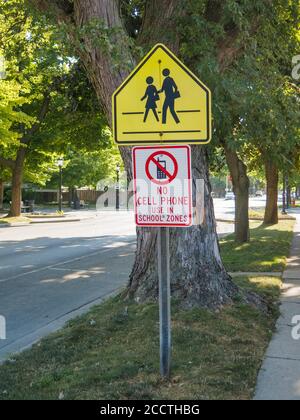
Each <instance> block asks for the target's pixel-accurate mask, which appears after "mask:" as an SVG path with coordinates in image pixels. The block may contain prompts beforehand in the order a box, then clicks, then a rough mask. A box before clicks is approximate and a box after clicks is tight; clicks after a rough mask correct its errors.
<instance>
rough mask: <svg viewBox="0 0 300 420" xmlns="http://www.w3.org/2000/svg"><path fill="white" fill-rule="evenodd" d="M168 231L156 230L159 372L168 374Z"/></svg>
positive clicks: (169, 353)
mask: <svg viewBox="0 0 300 420" xmlns="http://www.w3.org/2000/svg"><path fill="white" fill-rule="evenodd" d="M169 244H170V232H169V228H168V227H161V228H159V232H158V276H159V316H160V373H161V375H162V376H163V377H165V378H168V377H169V376H170V366H171V285H170V245H169Z"/></svg>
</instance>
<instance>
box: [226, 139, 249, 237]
mask: <svg viewBox="0 0 300 420" xmlns="http://www.w3.org/2000/svg"><path fill="white" fill-rule="evenodd" d="M224 150H225V154H226V161H227V165H228V167H229V170H230V174H231V177H232V183H233V189H234V193H235V240H236V242H239V243H245V242H248V241H249V240H250V228H249V187H250V181H249V178H248V175H247V166H246V165H245V164H244V162H242V160H241V159H240V158H239V156H238V154H237V153H236V152H235V151H233V150H231V149H229V148H228V147H227V146H226V145H225V146H224Z"/></svg>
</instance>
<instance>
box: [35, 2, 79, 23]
mask: <svg viewBox="0 0 300 420" xmlns="http://www.w3.org/2000/svg"><path fill="white" fill-rule="evenodd" d="M29 3H31V4H32V5H33V6H34V7H36V8H37V9H39V10H40V11H41V12H47V13H49V12H50V13H51V14H53V15H54V16H55V17H56V19H57V20H58V21H64V20H70V19H71V20H72V15H73V12H74V6H73V1H71V0H29Z"/></svg>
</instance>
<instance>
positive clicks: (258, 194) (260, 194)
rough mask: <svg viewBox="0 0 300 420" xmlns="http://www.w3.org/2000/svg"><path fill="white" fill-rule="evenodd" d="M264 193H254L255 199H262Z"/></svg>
mask: <svg viewBox="0 0 300 420" xmlns="http://www.w3.org/2000/svg"><path fill="white" fill-rule="evenodd" d="M263 196H264V193H263V192H262V191H256V193H255V197H263Z"/></svg>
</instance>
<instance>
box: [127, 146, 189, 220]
mask: <svg viewBox="0 0 300 420" xmlns="http://www.w3.org/2000/svg"><path fill="white" fill-rule="evenodd" d="M191 173H192V171H191V149H190V147H189V146H168V147H136V148H134V149H133V174H134V189H135V197H134V202H135V214H136V224H137V225H138V226H145V227H153V226H158V227H169V226H173V227H188V226H191V225H192V222H193V220H192V175H191Z"/></svg>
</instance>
